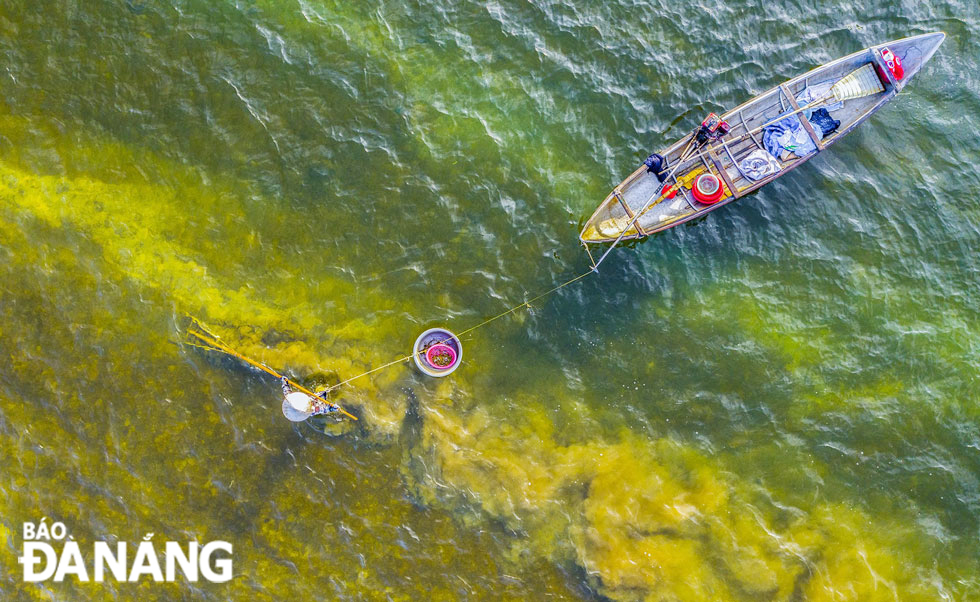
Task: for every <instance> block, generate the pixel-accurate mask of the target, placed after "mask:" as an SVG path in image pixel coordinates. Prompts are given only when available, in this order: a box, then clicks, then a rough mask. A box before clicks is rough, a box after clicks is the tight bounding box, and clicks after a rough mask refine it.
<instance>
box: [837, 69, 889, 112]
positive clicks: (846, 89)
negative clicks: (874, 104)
mask: <svg viewBox="0 0 980 602" xmlns="http://www.w3.org/2000/svg"><path fill="white" fill-rule="evenodd" d="M830 91H831V92H833V93H834V98H836V99H837V100H838V102H839V101H842V100H851V99H853V98H861V97H862V96H871V95H872V94H878V93H879V92H884V91H885V88H884V86H882V85H881V80H880V79H878V74H877V73H875V68H874V65H872V64H871V63H867V64H865V65H862V66H861V67H859V68H857V69H855V70H854V71H852V72H851V73H849V74H848V75H846V76H844V78H843V79H841V80H840V81H838V82H837V83H836V84H834V85H833V87H831V88H830Z"/></svg>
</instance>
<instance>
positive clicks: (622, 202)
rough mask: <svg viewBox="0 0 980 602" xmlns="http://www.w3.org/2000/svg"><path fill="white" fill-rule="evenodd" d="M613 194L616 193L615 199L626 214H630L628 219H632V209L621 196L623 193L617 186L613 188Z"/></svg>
mask: <svg viewBox="0 0 980 602" xmlns="http://www.w3.org/2000/svg"><path fill="white" fill-rule="evenodd" d="M613 194H614V195H616V200H617V201H619V204H620V205H622V207H623V210H624V211H626V215H628V216H630V219H633V217H634V215H633V211H632V210H631V209H630V206H629V205H627V204H626V199H624V198H623V193H621V192H620V191H619V186H617V187H616V189H615V190H613Z"/></svg>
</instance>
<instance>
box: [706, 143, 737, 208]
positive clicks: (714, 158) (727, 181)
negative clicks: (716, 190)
mask: <svg viewBox="0 0 980 602" xmlns="http://www.w3.org/2000/svg"><path fill="white" fill-rule="evenodd" d="M708 157H710V158H711V162H712V163H714V164H715V169H717V170H718V175H720V176H721V179H722V180H724V181H725V186H728V191H729V192H731V193H732V195H734V196H735V198H736V199H737V198H738V197H739V194H738V188H737V187H736V186H735V184H734V183H733V182H732V178H731V176H729V175H728V170H726V169H725V168H724V167H723V166H722V164H721V161H719V160H718V155H717V154H715V150H714V149H713V148H711V147H710V146H709V147H708Z"/></svg>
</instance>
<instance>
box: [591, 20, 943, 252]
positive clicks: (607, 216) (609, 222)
mask: <svg viewBox="0 0 980 602" xmlns="http://www.w3.org/2000/svg"><path fill="white" fill-rule="evenodd" d="M945 38H946V34H944V33H941V32H937V33H928V34H923V35H919V36H914V37H909V38H903V39H901V40H895V41H892V42H888V43H887V44H881V45H879V46H872V47H870V48H866V49H864V50H861V51H859V52H855V53H854V54H851V55H849V56H845V57H844V58H841V59H837V60H836V61H833V62H830V63H827V64H826V65H823V66H821V67H817V68H816V69H814V70H812V71H810V72H809V73H805V74H803V75H800V76H798V77H795V78H793V79H791V80H789V81H787V82H785V83H783V84H780V85H779V86H777V87H775V88H773V89H771V90H769V91H768V92H765V93H763V94H760V95H759V96H756V97H755V98H753V99H752V100H750V101H748V102H746V103H744V104H742V105H740V106H739V107H737V108H735V109H733V110H731V111H729V112H727V113H725V114H724V115H723V116H722V117H721V118H722V119H724V120H725V121H727V122H728V124H730V126H731V130H730V131H729V132H728V134H727V135H725V136H723V137H722V138H721V139H719V140H712V141H709V142H708V143H707V144H705V145H704V146H701V147H700V148H696V149H695V148H692V147H690V146H689V143H691V141H692V138H693V137H694V135H695V133H696V132H697V130H695V132H692V133H691V134H689V135H688V136H685V137H684V138H682V139H680V140H678V141H677V142H675V143H674V144H673V145H672V146H671V147H670V148H668V149H667V150H666V151H664V152H662V153H661V154H662V155H663V156H664V157H665V158H666V159H667V161H666V163H667V166H668V171H673V173H672V175H671V176H670V177H669V178H668V179H667V181H666V183H665V184H661V182H660V181H659V180H658V179H657V177H656V175H655V174H653V173H650V172H648V171H647V167H646V166H645V165H643V166H640V167H639V169H637V170H636V171H634V172H633V173H632V174H630V176H629V177H628V178H626V179H625V180H623V182H622V183H621V184H620V185H619V186H616V188H614V189H613V191H612V192H611V193H610V194H609V196H607V197H606V199H605V200H604V201H603V202H602V204H601V205H599V208H598V209H596V211H595V213H593V214H592V217H590V218H589V220H588V222H586V224H585V227H584V228H583V229H582V233H581V234H580V235H579V238H580V239H581V240H582V242H583V243H585V244H586V248H588V244H590V243H603V242H614V243H615V242H618V241H619V240H626V239H633V238H642V237H644V236H649V235H650V234H654V233H656V232H661V231H663V230H667V229H668V228H673V227H674V226H677V225H680V224H683V223H685V222H688V221H691V220H693V219H697V218H698V217H701V216H703V215H706V214H707V213H709V212H711V211H714V210H715V209H718V208H719V207H722V206H724V205H727V204H728V203H730V202H732V201H735V200H737V199H739V198H741V197H743V196H745V195H747V194H749V193H750V192H753V191H755V190H756V189H758V188H760V187H762V186H765V185H766V184H768V183H769V182H771V181H772V180H775V179H776V178H778V177H780V176H782V175H785V174H786V173H788V172H789V171H790V170H793V169H795V168H797V167H799V166H800V165H802V164H804V163H806V162H807V161H809V160H810V159H812V158H813V157H814V156H816V155H817V154H818V153H820V152H822V151H824V150H826V149H827V148H828V147H829V146H831V145H832V144H834V143H835V142H837V141H838V140H840V139H841V138H842V137H843V136H844V135H845V134H847V133H848V132H850V131H851V130H853V129H854V128H855V127H857V126H858V125H859V124H860V123H861V122H863V121H864V120H865V119H867V118H868V117H870V116H871V115H872V114H873V113H874V112H875V111H877V110H878V109H880V108H881V107H882V106H883V105H884V104H885V103H886V102H888V101H889V100H891V99H892V98H893V97H894V96H895V95H896V94H898V93H899V92H900V91H901V90H902V88H903V87H904V86H905V85H906V84H907V83H908V82H909V80H911V79H912V77H913V76H915V74H916V73H917V72H918V71H919V69H920V68H921V67H922V65H923V64H925V62H926V61H928V60H929V59H930V58H931V57H932V55H933V53H935V52H936V50H937V49H938V48H939V46H940V44H942V43H943V40H944V39H945ZM885 48H887V49H890V50H891V52H892V53H894V55H895V56H897V57H899V58H900V59H901V62H902V67H903V68H904V75H903V77H902V78H901V79H897V78H896V77H895V75H894V74H893V73H892V72H891V71H890V70H889V69H887V68H886V65H885V61H884V59H883V58H882V50H883V49H885ZM864 65H872V66H873V67H874V69H875V73H876V74H877V78H875V79H876V80H880V86H879V85H878V81H875V82H874V84H873V85H875V86H876V89H880V91H878V92H877V93H870V91H869V93H868V95H866V96H861V97H860V98H853V99H850V100H844V101H843V104H842V105H840V106H839V107H838V108H836V109H835V110H832V111H830V115H831V117H833V118H834V119H836V120H839V121H840V126H839V127H838V128H837V129H836V130H835V131H834V132H832V133H829V134H828V135H827V136H826V137H821V134H822V132H821V133H818V132H817V131H815V130H814V128H813V126H812V124H811V123H810V122H809V121H808V119H806V118H804V117H803V116H802V115H800V116H799V121H800V125H802V126H803V127H804V129H806V131H807V135H808V136H809V137H810V139H811V140H812V141H813V143H814V146H815V147H816V148H815V150H813V151H812V152H810V153H809V154H806V155H805V156H803V157H798V156H796V155H794V154H792V153H789V152H784V153H781V155H782V156H781V158H779V159H777V160H778V163H779V167H780V168H781V169H780V170H779V171H777V172H775V173H773V174H770V175H767V176H765V177H763V178H761V179H758V180H753V179H750V178H749V177H747V176H746V174H745V173H743V171H742V169H740V167H739V166H740V162H741V161H743V160H744V159H745V158H746V157H747V156H748V155H750V154H752V153H753V152H754V151H756V150H757V149H762V150H763V151H765V148H764V146H763V140H762V135H763V133H762V132H760V131H759V130H760V128H761V127H762V126H765V125H767V124H772V123H774V122H781V121H782V120H781V119H780V116H781V115H784V114H786V113H788V112H793V111H800V110H801V107H800V106H799V103H798V101H797V96H799V95H800V94H801V92H803V90H804V89H806V88H807V87H808V86H811V85H812V86H814V89H816V88H817V87H818V86H819V85H820V84H824V89H826V86H827V85H829V84H831V83H833V82H838V81H840V80H842V79H843V78H845V77H847V76H848V75H849V74H853V73H855V72H856V71H859V70H860V71H867V72H870V68H865V69H862V67H863V66H864ZM819 106H820V105H819V104H815V105H813V106H812V109H816V108H819ZM806 108H807V105H804V107H802V109H806ZM694 146H696V144H695V145H694ZM685 149H687V150H688V151H689V152H688V153H687V158H686V159H685V160H684V161H680V163H678V161H679V160H680V159H681V157H682V156H684V155H685ZM756 155H757V156H758V153H756ZM702 173H710V174H714V175H715V176H716V177H717V178H718V179H719V180H720V182H721V183H722V184H723V191H722V195H721V198H720V200H718V201H717V202H714V203H712V204H704V203H701V202H699V201H698V200H696V199H695V198H694V195H693V194H692V190H691V186H692V182H693V180H694V178H695V177H697V176H698V175H699V174H702ZM672 186H673V187H675V189H676V196H674V197H673V198H665V197H664V196H662V195H661V192H663V188H664V187H666V190H667V191H669V190H670V187H672ZM624 230H625V232H624ZM607 253H608V252H607ZM603 257H605V256H603ZM600 261H601V260H600Z"/></svg>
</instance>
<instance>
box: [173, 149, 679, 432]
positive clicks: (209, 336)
mask: <svg viewBox="0 0 980 602" xmlns="http://www.w3.org/2000/svg"><path fill="white" fill-rule="evenodd" d="M694 137H695V136H694V133H692V134H691V139H690V140H688V143H687V146H685V147H684V150H683V152H681V155H680V157H679V158H678V161H677V165H675V166H674V169H673V170H671V172H670V174H668V176H667V178H669V177H670V176H672V175H673V174H674V172H676V171H677V170H678V169H679V168H680V166H681V165H682V164H683V163H684V162H685V161H686V160H687V159H688V158H689V157H690V153H689V151H691V146H692V145H693V144H694ZM675 185H676V184H675ZM666 187H667V186H666V184H662V185H661V187H660V198H658V199H657V200H658V201H659V200H661V199H662V197H663V191H664V190H665V189H666ZM652 200H653V199H651V201H652ZM651 201H648V202H647V206H646V207H644V208H643V210H642V211H640V212H639V213H638V214H636V215H635V216H634V217H633V219H632V220H630V222H629V224H627V226H626V227H625V228H623V231H622V233H621V234H620V235H619V238H617V239H616V240H615V242H613V243H612V245H611V246H610V247H609V248H608V249H607V250H606V252H605V253H603V254H602V257H600V258H599V261H595V259H593V257H592V252H591V251H589V246H588V245H587V244H586V245H585V250H586V252H587V253H588V254H589V260H590V261H591V262H592V267H591V268H589V269H588V271H585V272H582V273H581V274H579V275H578V276H575V277H574V278H572V279H570V280H566V281H565V282H563V283H561V284H559V285H558V286H555V287H553V288H550V289H548V290H546V291H545V292H543V293H541V294H540V295H537V296H536V297H533V298H531V299H529V300H527V301H524V302H523V303H519V304H517V305H515V306H514V307H511V308H510V309H508V310H506V311H503V312H501V313H499V314H497V315H495V316H493V317H490V318H487V319H486V320H484V321H482V322H480V323H479V324H477V325H476V326H471V327H469V328H467V329H466V330H464V331H462V332H460V333H459V334H458V335H456V337H457V338H462V337H463V336H465V335H467V334H470V333H471V332H473V331H474V330H477V329H478V328H483V327H484V326H486V325H487V324H490V323H491V322H493V321H495V320H498V319H500V318H503V317H504V316H507V315H510V314H512V313H514V312H515V311H517V310H519V309H522V308H525V307H526V308H528V309H530V308H531V303H533V302H535V301H537V300H539V299H542V298H544V297H547V296H548V295H551V294H552V293H556V292H558V291H559V290H561V289H563V288H565V287H566V286H568V285H570V284H573V283H575V282H578V281H579V280H581V279H583V278H585V277H586V276H588V275H589V274H593V273H597V272H598V271H599V264H600V263H602V262H603V260H605V258H606V257H607V256H608V255H609V253H611V252H612V250H613V249H614V248H616V246H617V245H618V244H619V242H620V241H621V240H622V239H623V237H624V236H625V235H626V232H627V231H628V230H629V229H630V227H632V226H633V224H635V223H636V222H637V220H639V219H640V217H641V216H642V215H643V214H644V213H646V211H647V210H649V209H650V207H652V206H653V205H656V204H657V203H656V202H651ZM188 317H190V319H191V321H192V322H193V323H194V325H195V326H197V327H198V328H199V329H200V330H202V331H203V332H204V333H206V334H202V333H201V332H196V331H193V330H188V334H190V335H191V336H193V337H194V338H195V339H197V340H196V341H191V340H189V341H187V343H188V344H190V345H192V346H194V347H200V348H202V349H207V350H209V351H220V352H222V353H225V354H227V355H230V356H232V357H235V358H238V359H240V360H242V361H243V362H246V363H248V364H250V365H252V366H255V367H256V368H259V369H260V370H263V371H265V372H267V373H269V374H271V375H273V376H275V377H276V378H284V377H283V375H281V374H279V373H278V372H276V371H275V370H273V369H272V368H269V367H268V366H266V365H264V364H262V363H261V362H257V361H255V360H252V359H249V358H247V357H245V356H244V355H242V354H240V353H238V352H237V351H235V350H234V349H232V348H231V347H229V346H228V345H225V344H224V343H223V342H221V341H220V340H219V339H220V337H219V336H218V335H216V334H214V333H213V332H211V331H210V330H209V329H208V328H207V327H206V326H205V325H204V324H202V323H201V321H200V320H198V319H197V318H194V317H193V316H188ZM450 340H451V339H446V340H444V341H441V343H447V342H449V341H450ZM200 342H203V343H204V345H201V344H199V343H200ZM414 355H415V354H414V351H413V353H411V354H409V355H406V356H404V357H400V358H398V359H395V360H392V361H390V362H388V363H386V364H382V365H380V366H378V367H376V368H371V369H370V370H366V371H364V372H361V373H360V374H356V375H354V376H352V377H350V378H348V379H347V380H342V381H340V382H339V383H337V384H335V385H332V386H330V387H327V388H326V389H324V390H323V391H321V392H320V393H321V394H322V393H330V392H331V391H335V390H337V389H339V388H340V387H342V386H344V385H346V384H348V383H350V382H351V381H355V380H357V379H359V378H363V377H365V376H367V375H369V374H374V373H375V372H379V371H381V370H384V369H385V368H390V367H391V366H394V365H397V364H401V363H402V362H406V361H408V360H410V359H412V357H414ZM286 380H287V382H289V383H290V384H291V385H293V387H294V388H296V389H298V390H300V391H302V392H303V393H306V394H307V395H309V396H311V397H316V396H317V394H315V393H313V392H312V391H310V390H309V389H306V388H305V387H303V386H302V385H299V384H297V383H295V382H293V381H291V380H289V379H288V378H287V379H286ZM338 408H340V406H338ZM340 411H341V413H343V414H344V415H345V416H348V417H350V418H353V419H354V420H357V418H356V417H354V416H353V415H352V414H350V413H349V412H347V411H345V410H344V409H343V408H340Z"/></svg>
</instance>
